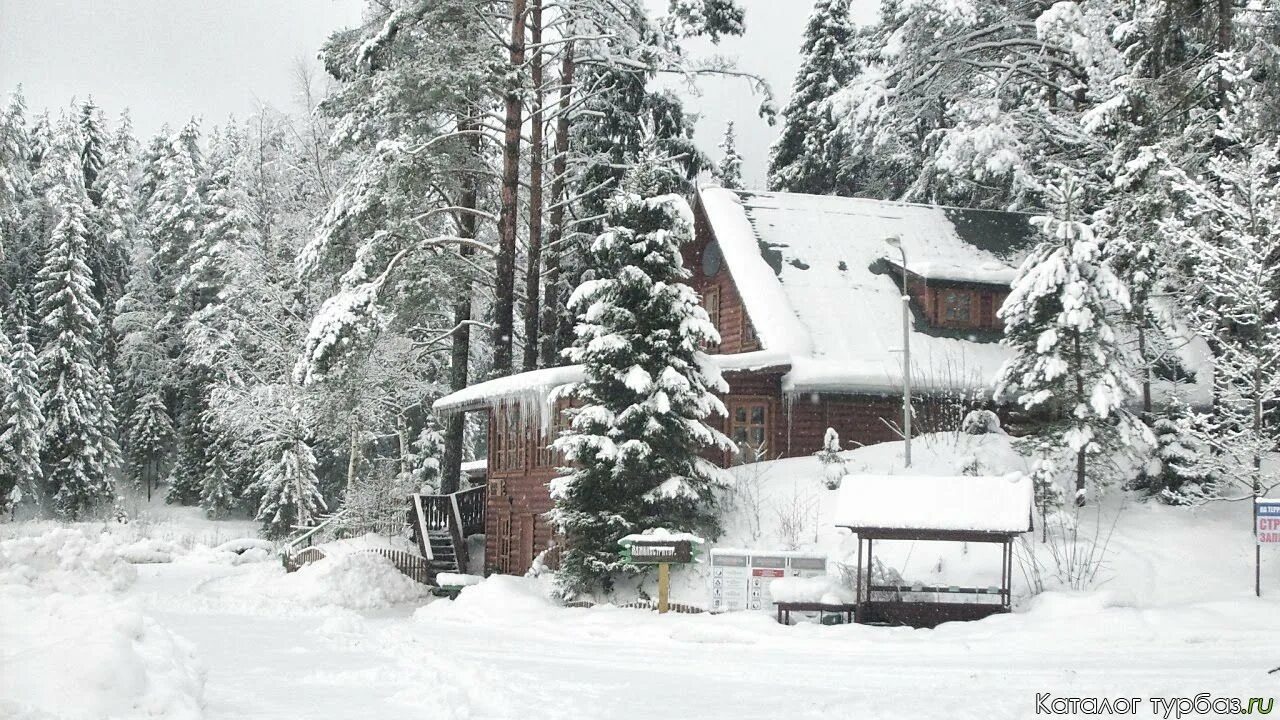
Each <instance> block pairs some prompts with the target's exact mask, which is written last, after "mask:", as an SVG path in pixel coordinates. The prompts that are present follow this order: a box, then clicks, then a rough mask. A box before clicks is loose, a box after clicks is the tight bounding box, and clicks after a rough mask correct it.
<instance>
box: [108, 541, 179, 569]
mask: <svg viewBox="0 0 1280 720" xmlns="http://www.w3.org/2000/svg"><path fill="white" fill-rule="evenodd" d="M182 554H184V551H183V549H182V548H180V547H178V545H177V544H176V543H174V542H173V541H171V540H162V539H160V538H143V539H142V540H136V541H134V542H131V543H129V544H127V545H121V546H119V547H118V548H116V555H118V556H119V557H120V559H121V560H124V561H125V562H128V563H132V564H134V565H149V564H152V563H167V562H173V559H174V558H175V557H177V556H178V555H182Z"/></svg>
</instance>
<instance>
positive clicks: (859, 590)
mask: <svg viewBox="0 0 1280 720" xmlns="http://www.w3.org/2000/svg"><path fill="white" fill-rule="evenodd" d="M854 596H855V598H856V599H855V600H854V604H855V605H859V606H861V605H862V536H861V535H859V536H858V587H857V591H856V592H855V593H854ZM859 614H861V613H859Z"/></svg>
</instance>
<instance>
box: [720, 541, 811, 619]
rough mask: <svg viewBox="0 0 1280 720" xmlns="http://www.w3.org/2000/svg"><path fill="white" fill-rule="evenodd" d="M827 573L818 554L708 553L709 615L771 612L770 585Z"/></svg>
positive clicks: (750, 551)
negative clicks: (783, 578) (780, 581)
mask: <svg viewBox="0 0 1280 720" xmlns="http://www.w3.org/2000/svg"><path fill="white" fill-rule="evenodd" d="M826 572H827V556H826V555H823V554H820V553H807V552H795V551H768V550H722V549H715V550H712V551H711V583H710V588H709V589H710V591H711V602H710V606H711V612H730V611H734V610H766V611H768V610H771V609H772V608H773V601H772V600H771V599H770V597H769V584H770V583H772V582H773V581H774V580H776V579H777V578H781V577H814V576H817V575H825V574H826Z"/></svg>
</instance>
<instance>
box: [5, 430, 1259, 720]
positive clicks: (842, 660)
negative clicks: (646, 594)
mask: <svg viewBox="0 0 1280 720" xmlns="http://www.w3.org/2000/svg"><path fill="white" fill-rule="evenodd" d="M1000 442H1001V441H999V440H994V439H990V438H978V439H974V438H960V439H955V440H954V442H951V441H948V443H949V444H943V443H941V442H939V443H938V444H937V445H935V446H934V448H933V449H929V447H928V446H927V445H924V444H922V446H921V449H919V450H917V452H918V453H919V454H918V456H917V457H919V458H922V459H920V460H919V464H918V466H917V467H916V468H913V471H915V472H919V473H929V474H945V473H948V472H953V471H954V468H953V467H951V466H950V464H951V463H954V462H957V461H965V458H966V457H968V456H971V455H972V454H973V452H974V451H975V449H977V450H980V451H981V452H980V454H981V455H982V457H984V458H987V459H988V462H991V463H993V465H997V464H1001V463H1004V462H1008V463H1014V462H1017V461H1018V460H1017V458H1016V457H1014V456H1011V455H1009V454H1007V453H1006V452H1005V451H1006V450H1007V447H1005V446H1002V445H1000ZM973 443H980V444H981V443H995V444H996V445H995V446H994V447H987V448H985V449H983V448H975V447H974V446H973V445H972V444H973ZM895 447H896V446H893V445H888V446H877V447H874V448H867V449H864V450H860V451H856V452H853V453H849V454H847V457H848V460H849V465H850V469H853V470H860V471H863V472H870V471H875V472H880V473H885V472H888V471H892V470H893V463H894V452H895ZM898 451H900V449H898ZM1000 457H1004V460H1003V461H997V460H992V459H993V458H1000ZM807 463H809V461H808V460H788V461H782V462H780V463H775V464H774V465H772V466H770V467H768V468H764V470H766V471H767V474H768V479H766V480H762V481H761V482H760V488H759V490H760V499H759V505H760V512H759V515H760V517H761V521H760V522H759V523H758V524H757V523H756V522H755V516H756V511H755V509H754V505H755V503H750V502H744V504H742V505H739V506H738V509H736V510H731V511H729V512H730V515H729V517H728V520H729V523H728V524H729V527H728V531H729V532H728V535H727V536H726V538H725V540H724V541H723V542H722V545H723V546H734V545H737V546H751V547H777V546H781V545H790V546H795V547H799V548H801V549H824V550H826V551H828V552H830V553H831V554H832V556H833V559H836V560H838V559H839V558H838V553H839V552H841V551H842V549H843V548H844V547H845V543H846V540H845V539H844V538H843V537H842V536H841V532H840V531H837V530H835V529H833V528H832V529H828V528H825V527H823V522H824V520H823V517H824V513H826V512H828V510H827V509H826V508H827V506H829V505H830V504H831V503H830V502H828V500H829V499H830V498H831V497H833V496H832V495H828V494H827V493H832V492H833V491H829V490H827V489H825V487H824V486H823V485H822V481H821V480H820V477H821V476H820V475H812V474H810V471H811V470H812V468H810V467H809V466H808V465H807ZM990 469H991V471H992V472H996V471H1003V470H1004V469H1006V468H1001V467H994V466H993V467H992V468H990ZM739 475H740V477H742V474H741V471H740V473H739ZM853 480H856V477H850V478H846V479H845V482H850V481H853ZM797 496H802V497H807V498H809V499H808V500H805V501H804V502H799V501H797V502H798V503H799V504H798V505H797V504H796V503H794V502H792V501H793V500H795V498H796V497H797ZM810 501H812V505H813V507H812V508H811V510H810V514H811V515H815V516H816V519H813V520H812V523H811V525H804V524H802V529H801V530H800V531H799V536H798V537H792V535H794V534H795V533H792V532H790V531H788V532H784V533H783V535H786V537H783V538H780V537H779V536H778V533H779V530H780V528H783V527H785V526H789V525H790V523H780V522H779V520H778V518H780V517H783V516H785V515H787V513H789V512H792V510H793V509H794V507H810V505H809V504H807V503H809V502H810ZM1122 505H1123V507H1122ZM1091 512H1092V511H1091ZM1117 513H1118V514H1117ZM1097 517H1098V518H1100V519H1101V520H1102V522H1103V523H1104V525H1105V526H1106V527H1110V525H1111V524H1112V523H1113V522H1114V524H1115V531H1114V536H1113V537H1112V541H1111V544H1110V547H1109V555H1108V563H1107V566H1106V567H1105V568H1104V569H1103V571H1102V572H1101V573H1100V576H1099V579H1100V585H1099V587H1098V588H1096V589H1094V590H1091V591H1089V592H1083V593H1075V592H1067V591H1053V592H1048V593H1044V594H1041V595H1039V596H1037V597H1034V598H1031V597H1027V596H1026V586H1025V583H1021V582H1020V584H1019V588H1018V589H1019V592H1020V594H1022V596H1023V597H1022V598H1021V599H1020V601H1019V606H1018V608H1017V612H1015V613H1013V614H1011V615H1005V616H997V617H993V618H989V619H987V620H984V621H981V622H974V623H954V624H949V625H944V626H942V627H940V628H938V629H936V630H911V629H905V628H876V627H864V626H833V627H829V626H821V625H816V624H802V625H798V626H793V627H784V626H780V625H777V624H776V623H774V622H773V620H772V618H771V617H770V616H769V615H766V614H763V613H732V614H725V615H716V616H712V615H676V614H671V615H665V616H659V615H657V614H656V613H652V612H648V611H643V610H627V609H619V608H616V607H613V606H608V605H605V606H598V607H595V608H591V609H581V608H563V607H560V606H558V605H556V604H555V603H553V602H552V601H550V600H548V599H547V591H548V589H549V581H548V580H547V579H546V578H542V579H533V578H529V579H526V578H511V577H492V578H489V579H488V580H486V581H485V582H483V583H481V584H479V585H476V586H473V587H468V588H466V589H464V590H463V591H462V593H461V595H460V596H459V598H458V599H457V600H452V601H451V600H446V599H438V598H431V597H428V596H426V595H425V594H424V593H423V590H422V588H421V587H420V586H417V585H415V584H414V583H412V582H410V581H408V580H407V579H406V578H404V577H403V576H401V575H399V574H398V573H396V572H395V571H394V570H393V569H392V568H391V566H390V565H389V564H388V563H387V562H386V561H384V560H383V559H381V558H379V557H376V556H374V555H371V554H367V553H360V552H358V547H359V543H347V546H348V549H350V550H354V551H356V552H347V553H342V552H338V553H334V554H333V555H332V556H331V557H329V558H326V559H325V560H322V561H320V562H318V563H316V564H314V565H312V566H309V567H307V568H304V569H303V570H301V571H299V572H297V573H294V574H292V575H286V574H285V573H284V571H283V570H282V569H281V568H280V566H279V563H278V561H276V560H275V559H274V558H273V557H271V556H270V554H269V553H268V552H267V551H266V550H265V549H263V547H261V546H260V545H255V544H254V543H252V542H238V541H237V537H243V535H241V534H240V533H244V532H245V531H246V530H250V529H251V528H250V527H248V526H246V525H244V524H226V525H223V526H221V527H218V526H215V527H210V526H209V525H208V524H206V522H205V521H201V520H196V519H195V518H194V517H191V518H186V519H185V520H184V519H183V518H175V519H172V524H171V525H170V526H168V530H167V531H166V532H165V534H164V537H150V538H147V537H140V536H139V531H138V530H137V529H130V528H128V527H127V526H123V527H122V526H101V525H81V526H75V527H70V528H68V527H56V526H53V525H52V524H17V525H6V526H0V608H3V615H0V618H2V620H0V717H3V718H19V719H21V720H36V719H45V718H74V719H77V720H79V719H81V718H84V719H92V720H100V719H103V718H210V719H227V720H230V719H233V718H234V719H241V718H281V719H283V718H309V717H316V718H319V717H324V718H383V717H400V716H405V715H406V714H412V715H413V716H415V717H424V718H432V719H433V720H435V719H437V718H442V719H448V718H575V719H577V718H616V719H620V720H621V719H627V718H645V719H646V720H648V719H649V718H652V717H655V716H666V717H679V718H784V717H785V718H810V717H812V718H830V717H864V718H897V717H925V718H932V717H939V718H942V717H946V718H970V717H972V718H984V719H989V718H1022V717H1032V716H1034V715H1035V714H1036V713H1035V711H1036V695H1037V693H1051V694H1052V696H1053V697H1100V698H1101V697H1107V698H1118V697H1125V698H1131V697H1141V698H1144V700H1143V703H1142V704H1141V705H1140V706H1139V710H1140V712H1139V713H1137V714H1136V715H1131V717H1132V716H1137V717H1148V716H1151V710H1152V706H1151V704H1150V703H1149V702H1147V701H1146V700H1145V698H1148V697H1154V696H1167V697H1192V696H1194V695H1195V694H1196V693H1199V692H1207V693H1211V694H1213V695H1214V696H1233V697H1253V696H1261V697H1274V696H1276V695H1280V673H1277V674H1271V675H1269V674H1268V673H1267V671H1268V670H1270V669H1272V668H1275V667H1277V666H1280V553H1277V552H1275V551H1271V550H1268V551H1266V552H1265V553H1264V558H1263V591H1264V597H1263V598H1262V599H1256V598H1254V597H1253V582H1252V581H1253V575H1252V572H1253V566H1252V562H1253V546H1252V544H1251V537H1250V534H1249V508H1248V507H1247V506H1246V505H1245V504H1243V503H1223V504H1218V505H1213V506H1209V507H1205V508H1201V509H1198V510H1186V509H1175V508H1168V507H1163V506H1159V505H1155V504H1149V503H1140V502H1136V501H1133V500H1132V499H1127V500H1126V499H1122V494H1120V493H1115V494H1114V496H1113V497H1112V498H1111V499H1110V500H1109V501H1108V502H1107V503H1104V505H1103V507H1102V508H1101V509H1100V510H1099V511H1097ZM1084 522H1086V523H1088V522H1093V521H1092V520H1089V519H1088V518H1087V517H1086V518H1085V519H1084ZM184 528H185V530H184ZM103 530H106V531H107V532H106V533H105V534H104V533H103ZM184 533H186V534H184ZM369 544H372V545H377V544H379V543H378V542H377V541H373V540H370V541H369ZM905 545H907V547H903V548H899V549H896V550H892V551H889V553H888V554H887V555H886V561H887V562H890V564H893V565H894V566H895V567H897V568H898V569H899V570H900V571H901V572H902V573H903V575H904V576H906V577H910V578H912V579H917V580H930V579H932V578H935V577H936V578H938V579H950V578H952V577H954V576H955V575H957V574H960V575H964V574H966V573H969V572H977V571H978V569H979V568H981V567H982V566H984V565H985V563H983V562H981V561H980V559H972V560H966V557H967V556H966V555H965V554H963V553H960V554H957V553H956V552H955V551H954V550H953V549H932V548H925V547H914V548H912V547H909V544H905ZM234 550H242V551H243V552H241V553H236V552H234ZM895 553H896V554H895ZM971 555H972V553H971V554H970V556H971ZM970 565H972V567H969V566H970ZM703 572H704V571H703V570H701V569H696V568H695V569H694V570H692V571H691V572H686V573H681V574H680V575H679V576H678V578H677V589H678V593H677V597H676V599H678V600H684V601H688V602H694V603H697V604H700V605H705V604H706V590H705V586H704V585H702V578H703V577H704V574H703Z"/></svg>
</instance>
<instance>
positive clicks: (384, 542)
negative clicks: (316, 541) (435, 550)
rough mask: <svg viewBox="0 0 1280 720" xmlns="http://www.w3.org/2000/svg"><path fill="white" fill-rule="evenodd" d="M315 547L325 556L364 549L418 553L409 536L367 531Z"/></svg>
mask: <svg viewBox="0 0 1280 720" xmlns="http://www.w3.org/2000/svg"><path fill="white" fill-rule="evenodd" d="M316 547H318V548H320V551H321V552H323V553H324V554H325V556H326V557H328V556H331V555H350V554H351V553H356V552H362V551H365V550H401V551H404V552H407V553H412V554H414V555H417V554H418V546H417V545H415V544H414V543H413V541H412V540H410V539H409V538H405V537H388V536H386V535H379V534H378V533H367V534H365V535H361V536H359V537H353V538H345V539H343V540H333V541H331V542H327V543H322V544H320V545H317V546H316Z"/></svg>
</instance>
